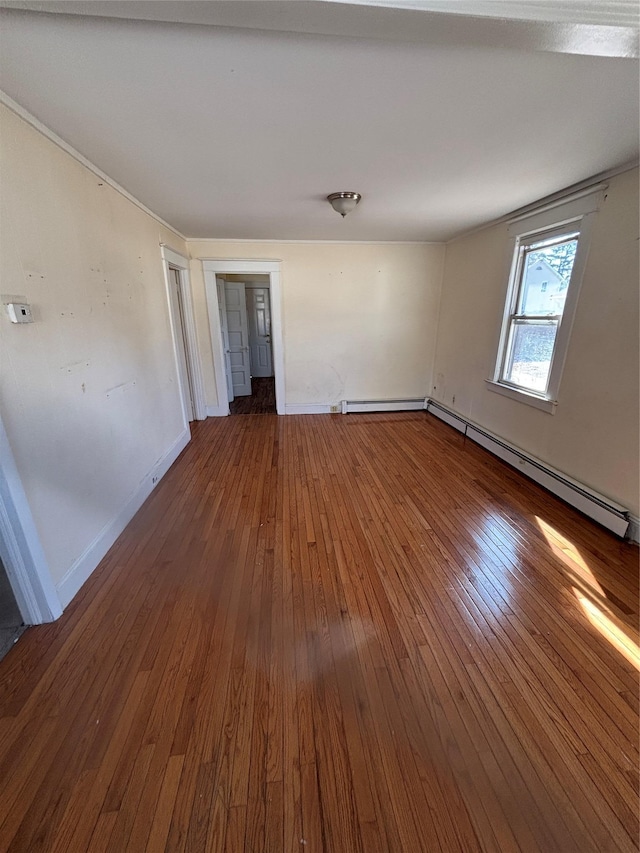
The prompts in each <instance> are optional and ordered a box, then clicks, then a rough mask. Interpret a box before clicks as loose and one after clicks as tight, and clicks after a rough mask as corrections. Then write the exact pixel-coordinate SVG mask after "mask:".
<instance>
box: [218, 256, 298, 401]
mask: <svg viewBox="0 0 640 853" xmlns="http://www.w3.org/2000/svg"><path fill="white" fill-rule="evenodd" d="M201 260H202V269H203V271H204V282H205V290H206V297H207V309H208V313H209V328H210V331H211V349H212V353H213V369H214V373H215V377H216V390H217V394H218V407H219V408H220V409H221V410H222V412H223V414H229V403H228V401H225V400H224V399H223V400H222V401H221V400H220V397H221V396H224V395H223V390H224V389H225V388H226V387H227V380H226V376H225V370H224V347H223V344H222V330H221V329H220V316H219V312H218V291H217V288H216V275H224V274H225V273H233V274H236V275H242V274H248V275H252V274H255V273H258V274H268V275H269V284H270V287H269V299H270V302H271V353H272V358H273V372H274V375H275V385H276V412H277V413H278V414H279V415H284V414H285V409H286V398H285V376H284V339H283V330H282V272H281V269H282V261H277V260H276V261H274V260H273V259H271V260H262V261H260V260H255V259H252V260H239V259H237V258H235V259H227V260H221V259H217V258H216V259H211V258H202V259H201ZM225 403H226V409H225Z"/></svg>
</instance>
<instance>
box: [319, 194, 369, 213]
mask: <svg viewBox="0 0 640 853" xmlns="http://www.w3.org/2000/svg"><path fill="white" fill-rule="evenodd" d="M361 198H362V196H361V195H360V193H331V195H328V196H327V201H328V202H329V204H330V205H331V207H332V208H333V209H334V210H335V212H336V213H339V214H340V216H342V217H343V218H344V217H345V216H346V215H347V213H351V211H352V210H354V209H355V206H356V205H357V204H358V202H359V201H360V199H361Z"/></svg>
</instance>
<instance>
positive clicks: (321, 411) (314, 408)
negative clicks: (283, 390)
mask: <svg viewBox="0 0 640 853" xmlns="http://www.w3.org/2000/svg"><path fill="white" fill-rule="evenodd" d="M284 413H285V415H329V414H331V404H330V403H301V404H299V405H298V404H295V405H292V406H285V410H284Z"/></svg>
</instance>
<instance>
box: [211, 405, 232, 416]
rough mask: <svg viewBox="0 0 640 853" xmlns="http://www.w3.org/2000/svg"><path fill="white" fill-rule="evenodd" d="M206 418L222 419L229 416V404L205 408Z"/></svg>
mask: <svg viewBox="0 0 640 853" xmlns="http://www.w3.org/2000/svg"><path fill="white" fill-rule="evenodd" d="M206 412H207V417H208V418H224V417H226V416H227V415H228V414H229V403H227V405H226V406H207V408H206Z"/></svg>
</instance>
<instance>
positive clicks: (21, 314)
mask: <svg viewBox="0 0 640 853" xmlns="http://www.w3.org/2000/svg"><path fill="white" fill-rule="evenodd" d="M7 314H8V315H9V319H10V320H11V322H12V323H33V316H32V314H31V306H30V305H27V304H26V303H25V302H7Z"/></svg>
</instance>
